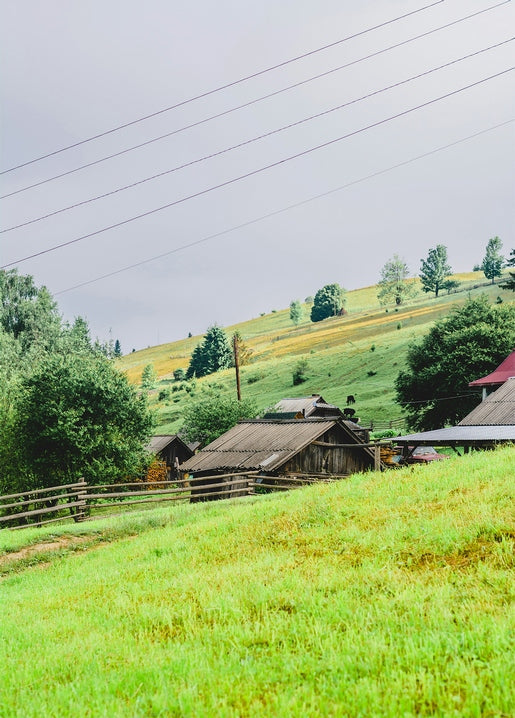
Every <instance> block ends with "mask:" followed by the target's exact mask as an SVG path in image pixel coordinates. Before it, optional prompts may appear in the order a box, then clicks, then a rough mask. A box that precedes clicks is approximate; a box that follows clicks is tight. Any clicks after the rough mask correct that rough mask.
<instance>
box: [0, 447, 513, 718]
mask: <svg viewBox="0 0 515 718" xmlns="http://www.w3.org/2000/svg"><path fill="white" fill-rule="evenodd" d="M514 451H515V449H514V448H513V447H509V448H505V449H502V450H499V451H496V452H485V453H477V454H473V455H469V456H466V457H463V458H455V459H450V460H448V461H446V462H445V463H444V464H443V465H442V464H439V465H432V466H424V467H420V466H419V467H411V468H406V469H402V470H398V471H392V472H388V473H386V474H384V473H383V474H378V473H370V474H363V475H356V476H353V477H351V478H350V479H348V480H345V481H339V482H335V483H333V484H323V485H315V486H312V487H308V488H305V489H300V490H298V491H295V492H290V493H288V494H281V495H278V494H275V495H270V496H261V497H249V498H246V499H243V500H237V501H235V502H216V503H213V504H210V505H198V504H197V505H194V506H189V505H187V506H180V507H174V508H171V509H170V508H162V509H156V510H153V511H149V512H146V513H141V514H135V515H133V516H132V517H129V518H128V517H120V518H118V519H111V520H106V519H104V520H97V521H92V522H90V523H87V524H82V525H80V526H77V525H72V526H69V527H68V528H66V527H61V528H59V529H56V528H53V529H51V528H43V529H40V530H39V531H38V530H37V529H27V530H23V531H18V532H8V531H2V532H0V569H1V570H2V572H3V574H4V575H3V578H2V579H0V596H1V599H0V715H1V716H2V717H3V718H10V717H11V716H13V717H14V716H23V717H24V718H32V717H34V718H39V716H43V715H44V716H47V717H52V716H56V717H59V718H66V717H67V716H76V715H83V716H110V717H112V718H117V717H122V716H123V717H125V716H131V718H133V717H134V718H138V717H139V716H192V717H195V718H211V717H212V716H220V717H221V718H224V717H227V718H236V717H240V716H241V717H243V716H254V717H256V718H257V717H259V716H263V717H266V718H268V716H299V717H302V718H309V717H310V716H313V717H315V716H316V717H317V718H318V717H319V716H385V717H390V716H391V718H398V716H435V715H436V716H477V717H479V716H513V715H515V697H514V693H513V663H514V659H515V639H514V636H515V589H514V584H513V571H514V569H515V553H514V546H515V514H514V509H513V498H514V493H513V460H514ZM115 539H117V540H115ZM43 540H44V541H45V543H44V544H43V545H41V541H43ZM35 543H38V544H39V546H36V545H33V544H35ZM30 564H32V566H31V565H30Z"/></svg>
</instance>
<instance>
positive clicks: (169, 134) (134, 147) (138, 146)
mask: <svg viewBox="0 0 515 718" xmlns="http://www.w3.org/2000/svg"><path fill="white" fill-rule="evenodd" d="M509 2H511V0H503V1H502V2H500V3H497V5H491V6H490V7H487V8H483V10H478V11H477V12H474V13H472V14H470V15H465V16H463V17H461V18H458V19H457V20H453V21H452V22H448V23H446V24H445V25H440V26H439V27H436V28H433V29H432V30H427V31H426V32H423V33H421V34H419V35H415V36H413V37H410V38H408V39H407V40H402V41H401V42H397V43H395V44H394V45H389V46H388V47H385V48H382V49H381V50H376V51H375V52H372V53H370V54H368V55H364V56H363V57H360V58H357V59H356V60H351V61H350V62H347V63H345V64H343V65H339V66H337V67H333V68H331V69H330V70H326V71H325V72H322V73H319V74H318V75H313V76H311V77H308V78H306V79H304V80H301V81H299V82H296V83H294V84H292V85H287V86H286V87H282V88H280V89H279V90H275V92H270V93H268V94H266V95H262V96H260V97H257V98H254V99H253V100H249V101H248V102H244V103H242V104H241V105H236V106H235V107H231V108H229V109H227V110H224V111H223V112H219V113H217V114H215V115H210V116H209V117H205V118H203V119H202V120H197V121H196V122H192V123H190V124H188V125H185V126H183V127H179V128H177V129H175V130H171V131H170V132H166V133H164V134H163V135H159V136H158V137H152V138H151V139H149V140H145V141H144V142H140V143H139V144H136V145H132V146H131V147H126V148H125V149H123V150H120V151H118V152H113V153H112V154H109V155H105V156H104V157H100V158H99V159H97V160H93V161H91V162H86V163H85V164H82V165H79V166H78V167H74V168H73V169H70V170H66V171H65V172H60V173H59V174H56V175H53V176H52V177H47V178H45V179H42V180H39V181H38V182H34V183H33V184H30V185H26V186H25V187H21V188H20V189H17V190H13V191H12V192H8V193H7V194H3V195H0V200H2V199H7V198H8V197H13V196H14V195H17V194H20V193H21V192H27V191H28V190H30V189H35V188H36V187H40V186H41V185H44V184H48V183H49V182H53V181H54V180H58V179H62V178H63V177H68V176H69V175H71V174H74V173H75V172H81V171H82V170H84V169H88V168H89V167H94V166H96V165H98V164H101V163H102V162H107V161H108V160H112V159H115V158H116V157H121V156H122V155H125V154H128V153H129V152H133V151H134V150H138V149H141V148H142V147H147V146H148V145H151V144H153V143H155V142H160V141H161V140H164V139H167V138H168V137H172V136H174V135H177V134H179V133H181V132H184V131H185V130H190V129H193V128H194V127H199V126H200V125H203V124H206V123H207V122H211V121H212V120H216V119H219V118H220V117H225V116H226V115H229V114H231V113H233V112H236V111H237V110H242V109H245V108H247V107H251V106H252V105H255V104H257V103H259V102H262V101H263V100H268V99H270V98H272V97H276V96H277V95H280V94H282V93H283V92H287V91H289V90H293V89H296V88H297V87H301V86H303V85H306V84H308V83H309V82H313V81H315V80H319V79H321V78H323V77H327V76H328V75H330V74H333V73H335V72H339V71H340V70H344V69H346V68H348V67H352V66H353V65H357V64H358V63H360V62H364V61H365V60H370V59H372V58H373V57H377V56H378V55H382V54H384V53H386V52H389V51H391V50H395V49H397V48H399V47H402V46H404V45H407V44H409V43H411V42H415V41H416V40H420V39H422V38H425V37H428V36H429V35H432V34H434V33H435V32H439V31H440V30H445V29H447V28H449V27H452V26H453V25H457V24H459V23H461V22H464V21H465V20H470V19H471V18H475V17H477V16H478V15H482V14H483V13H486V12H490V11H491V10H495V9H496V8H498V7H501V6H502V5H506V4H507V3H509ZM63 151H64V150H63ZM43 159H44V158H43ZM34 161H37V160H34ZM12 169H17V168H12ZM8 171H10V170H6V172H8ZM0 174H2V173H0Z"/></svg>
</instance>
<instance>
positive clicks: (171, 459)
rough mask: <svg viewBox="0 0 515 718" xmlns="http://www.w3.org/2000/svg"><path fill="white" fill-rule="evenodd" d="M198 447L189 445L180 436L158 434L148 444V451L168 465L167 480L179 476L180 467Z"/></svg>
mask: <svg viewBox="0 0 515 718" xmlns="http://www.w3.org/2000/svg"><path fill="white" fill-rule="evenodd" d="M195 448H196V446H195V445H193V444H187V443H186V442H185V441H183V440H182V439H181V437H180V436H179V435H178V434H158V435H156V436H153V437H152V438H151V440H150V442H149V443H148V444H147V447H146V449H147V451H148V452H149V453H150V454H154V455H155V456H157V458H158V459H160V460H161V461H163V462H164V463H165V464H166V474H167V479H171V478H175V477H177V476H178V475H179V465H180V464H182V463H183V462H184V461H187V460H188V459H189V458H191V457H192V456H193V454H194V453H195Z"/></svg>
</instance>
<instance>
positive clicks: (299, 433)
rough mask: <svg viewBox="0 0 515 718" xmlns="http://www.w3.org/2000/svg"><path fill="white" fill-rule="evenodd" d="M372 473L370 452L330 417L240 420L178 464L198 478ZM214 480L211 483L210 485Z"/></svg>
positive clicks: (347, 428) (347, 426)
mask: <svg viewBox="0 0 515 718" xmlns="http://www.w3.org/2000/svg"><path fill="white" fill-rule="evenodd" d="M373 468H374V452H373V450H371V449H370V448H369V447H368V446H366V445H364V442H363V440H362V439H361V438H360V436H359V435H358V434H357V433H356V432H355V431H354V430H353V428H352V422H345V421H343V420H341V419H337V418H332V419H324V418H310V419H253V420H248V421H240V422H239V423H238V424H237V425H236V426H234V427H233V428H232V429H229V431H227V432H226V433H225V434H223V435H222V436H220V437H218V439H215V441H213V442H212V443H211V444H208V446H206V447H205V448H204V449H202V450H201V451H199V452H198V453H197V454H196V455H195V456H193V457H192V458H191V459H188V460H187V461H186V462H185V463H184V464H182V465H181V467H180V469H181V473H182V474H184V475H186V474H189V475H190V477H194V478H193V480H192V485H194V480H195V479H199V481H200V480H201V479H202V477H206V476H210V477H216V476H217V475H227V474H236V473H242V472H246V471H248V472H259V473H261V474H262V475H266V476H268V477H270V476H272V477H279V476H282V477H284V476H295V475H297V476H300V475H304V476H306V475H307V476H311V477H315V478H316V477H320V478H323V477H343V476H349V475H350V474H353V473H356V472H359V471H366V470H368V469H373ZM216 481H217V479H216V478H214V479H213V483H215V482H216Z"/></svg>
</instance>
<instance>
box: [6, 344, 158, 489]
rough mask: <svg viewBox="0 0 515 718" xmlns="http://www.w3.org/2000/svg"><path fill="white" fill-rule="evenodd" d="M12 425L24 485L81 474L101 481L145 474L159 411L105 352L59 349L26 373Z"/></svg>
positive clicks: (52, 482) (43, 484)
mask: <svg viewBox="0 0 515 718" xmlns="http://www.w3.org/2000/svg"><path fill="white" fill-rule="evenodd" d="M12 429H13V431H12V433H11V446H13V447H14V448H15V449H16V450H17V454H18V457H19V459H18V460H19V464H20V465H19V467H18V468H19V473H18V477H19V481H18V488H19V490H20V491H22V490H26V489H31V488H41V487H46V486H56V485H59V484H66V483H70V482H74V481H76V480H77V479H78V478H79V477H81V476H83V477H84V478H85V479H86V481H88V482H89V483H97V484H98V483H109V482H110V481H114V480H117V479H122V478H125V477H126V476H131V475H134V474H135V473H138V472H139V471H140V470H141V469H142V467H143V465H144V463H145V461H146V452H145V449H144V445H145V443H146V442H147V441H148V438H149V436H150V433H151V430H152V417H151V415H150V413H149V411H148V409H147V405H146V402H145V400H144V398H142V397H138V396H137V394H136V390H135V388H134V387H132V386H131V385H130V384H129V382H128V380H127V378H126V377H125V375H124V374H122V373H121V372H119V371H117V370H116V369H115V367H114V366H113V364H112V363H111V362H109V361H108V360H107V359H106V358H105V357H100V356H86V355H81V354H52V355H46V356H43V358H42V359H41V360H40V361H39V362H38V363H37V364H36V366H35V367H34V369H33V371H32V372H31V373H30V374H28V375H27V376H24V377H22V379H21V381H20V391H19V392H18V396H17V398H16V400H15V402H14V409H13V419H12ZM22 484H25V485H22ZM27 484H28V485H27Z"/></svg>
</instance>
